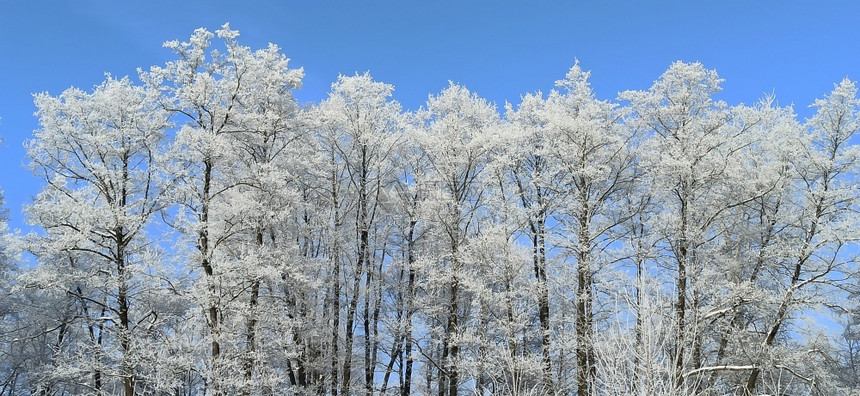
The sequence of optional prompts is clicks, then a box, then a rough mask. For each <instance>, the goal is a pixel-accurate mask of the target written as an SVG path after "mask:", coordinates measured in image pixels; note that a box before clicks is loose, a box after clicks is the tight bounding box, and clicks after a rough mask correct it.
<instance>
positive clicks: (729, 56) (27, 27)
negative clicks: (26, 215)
mask: <svg viewBox="0 0 860 396" xmlns="http://www.w3.org/2000/svg"><path fill="white" fill-rule="evenodd" d="M224 22H230V24H231V27H232V28H234V29H237V30H239V31H240V32H241V36H240V38H239V40H240V42H241V43H243V44H244V45H247V46H251V47H252V48H261V47H263V46H265V45H266V44H267V43H268V42H273V43H276V44H278V45H279V46H281V47H282V49H283V51H284V53H285V54H286V55H287V56H288V57H289V58H291V59H292V61H291V65H292V66H295V67H298V66H301V67H304V69H305V73H306V78H305V82H304V88H303V89H302V90H301V91H300V92H298V93H297V96H298V97H299V98H300V100H302V101H316V100H319V99H321V98H323V97H324V96H325V95H326V92H327V91H328V89H329V87H330V84H331V83H332V82H333V81H334V80H335V78H336V77H337V75H338V73H343V74H352V73H354V72H356V71H365V70H369V71H370V72H371V74H372V75H373V76H374V77H375V78H376V79H377V80H380V81H384V82H387V83H391V84H394V86H395V98H396V99H397V100H399V101H400V102H401V103H403V104H404V106H405V107H406V108H410V109H414V108H417V107H418V106H420V105H421V104H422V103H423V102H424V100H426V98H427V94H429V93H436V92H438V91H439V90H441V89H442V88H444V87H445V86H446V84H447V81H448V80H453V81H455V82H459V83H462V84H464V85H465V86H467V87H468V88H469V89H471V90H473V91H475V92H477V93H478V94H480V95H481V96H483V97H486V98H488V99H489V100H491V101H494V102H496V103H497V104H499V105H500V106H501V105H503V104H504V102H505V101H512V102H518V100H519V97H520V95H521V94H524V93H527V92H532V91H536V90H542V91H544V92H546V91H548V90H549V89H550V88H552V85H553V82H554V81H555V80H557V79H559V78H561V77H563V76H564V74H565V73H566V71H567V69H568V68H569V67H570V66H571V65H572V64H573V61H574V58H578V59H579V60H580V62H581V64H582V66H583V67H584V68H586V69H590V70H592V84H593V85H594V88H595V90H596V92H597V94H598V96H600V97H601V98H604V99H613V98H615V96H616V95H617V93H618V92H619V91H622V90H625V89H646V88H647V87H648V86H650V84H651V82H652V81H654V80H655V79H656V78H658V77H659V75H660V74H661V73H662V72H663V71H664V70H665V69H666V68H667V67H668V66H669V64H670V63H671V62H672V61H675V60H684V61H701V62H703V63H704V64H705V66H707V67H709V68H714V69H717V71H718V72H719V74H720V75H721V76H722V77H723V78H725V79H726V83H725V84H724V85H723V87H724V92H723V93H722V94H721V98H722V99H724V100H726V101H728V102H729V103H730V104H737V103H741V102H744V103H751V102H754V101H755V100H757V99H758V98H759V97H761V96H762V94H763V93H765V92H771V91H774V92H775V93H776V95H777V98H778V99H779V101H780V103H782V104H790V103H795V104H796V105H797V106H796V110H797V111H798V113H799V114H801V115H802V116H808V115H809V110H808V109H807V106H808V104H809V103H811V102H812V100H813V99H815V98H817V97H820V96H821V95H823V94H825V93H827V92H829V91H830V90H831V89H832V87H833V83H835V82H838V81H840V80H841V79H842V78H844V77H846V76H847V77H850V78H854V79H860V23H858V22H860V2H856V1H808V2H800V1H790V0H785V1H717V0H707V1H705V0H702V1H693V0H687V1H645V0H639V1H632V0H631V1H553V2H550V1H540V0H536V1H467V0H463V1H406V0H401V1H370V0H365V1H342V2H335V1H322V0H321V1H307V2H293V1H221V0H217V1H215V0H209V1H166V0H147V1H94V0H75V1H68V0H66V1H39V0H32V1H24V0H0V117H2V119H0V136H2V137H3V138H4V142H3V143H0V188H2V189H3V190H4V192H5V194H6V199H7V205H8V207H9V209H10V215H11V217H12V226H13V227H16V228H17V227H24V226H23V215H22V212H21V207H22V205H24V204H26V203H28V202H29V201H30V197H31V196H33V195H35V194H36V193H37V192H38V191H39V188H40V181H39V180H37V179H36V178H35V177H33V176H32V175H31V174H30V172H29V171H28V170H27V169H26V164H27V163H28V160H27V159H26V156H25V154H24V150H23V147H22V144H23V142H24V140H25V139H28V138H29V137H30V136H31V134H32V131H33V129H35V128H37V124H36V119H35V118H34V117H33V116H32V114H33V112H34V111H35V107H34V106H33V104H32V96H31V95H32V93H36V92H45V91H47V92H49V93H51V94H54V95H56V94H59V93H60V92H61V91H62V90H63V89H65V88H68V87H70V86H76V87H81V88H84V89H90V88H92V87H93V86H94V85H96V84H98V83H99V82H101V81H102V80H103V79H104V73H105V72H109V73H111V74H113V75H115V76H123V75H135V70H136V68H137V67H143V68H148V67H149V66H151V65H156V64H163V63H164V62H165V61H167V60H170V59H171V55H172V54H171V53H170V51H168V50H165V49H163V48H162V47H161V43H163V42H164V41H166V40H171V39H179V40H183V41H184V40H187V39H188V37H189V36H190V35H191V32H192V31H193V30H194V29H195V28H198V27H206V28H208V29H210V30H215V29H217V28H218V27H219V26H220V25H221V24H223V23H224Z"/></svg>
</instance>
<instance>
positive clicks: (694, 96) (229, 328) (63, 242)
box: [0, 25, 860, 396]
mask: <svg viewBox="0 0 860 396" xmlns="http://www.w3.org/2000/svg"><path fill="white" fill-rule="evenodd" d="M216 35H217V38H218V39H219V41H218V43H219V44H218V45H216V46H217V47H220V49H219V50H215V49H213V45H212V43H211V42H212V40H213V39H214V38H215V36H216ZM237 36H238V33H237V32H236V31H235V30H231V29H230V28H229V26H227V25H225V26H224V27H222V29H220V30H218V31H216V32H215V34H212V33H210V32H208V31H206V30H204V29H198V30H197V31H195V32H194V34H193V35H192V36H191V39H190V40H189V41H188V42H178V41H171V42H168V43H166V44H165V46H166V47H167V48H169V49H171V50H173V51H174V52H175V53H176V59H175V60H174V61H172V62H169V63H167V64H166V65H164V66H156V67H152V68H150V69H149V70H148V71H142V72H141V73H140V76H139V82H138V83H135V82H132V81H131V80H130V79H128V78H123V79H116V78H113V77H108V78H107V79H106V81H105V82H104V83H102V84H101V85H99V86H97V87H95V88H94V89H93V90H92V91H91V92H85V91H82V90H79V89H74V88H73V89H69V90H66V91H65V92H63V93H62V94H60V95H59V96H51V95H48V94H40V95H37V96H36V100H35V101H36V106H37V108H38V112H37V116H38V118H39V123H40V129H39V130H37V131H35V132H34V136H33V138H32V139H31V140H30V141H29V142H28V143H27V150H28V153H29V156H30V158H31V159H32V167H33V171H34V172H35V174H36V175H37V176H39V177H40V178H41V180H42V183H43V186H44V187H43V189H42V191H41V192H40V193H39V195H38V196H36V197H35V199H34V201H33V203H32V204H31V205H29V206H28V207H27V214H28V218H29V221H30V222H31V223H32V224H33V225H35V226H38V227H40V228H41V230H42V231H41V232H39V233H37V234H33V235H27V236H26V237H21V238H12V237H4V238H5V239H3V240H2V241H0V242H2V243H0V249H2V250H0V266H2V267H0V268H2V270H3V277H2V278H0V281H2V282H3V285H2V288H0V290H2V291H3V293H2V295H0V315H2V317H0V318H2V322H0V326H2V327H0V394H10V395H11V394H43V395H61V394H125V395H134V394H164V395H167V394H173V395H192V394H208V395H226V394H243V395H250V394H284V393H288V394H330V395H332V396H335V395H352V394H365V395H372V394H401V395H408V394H438V395H440V396H442V395H450V396H454V395H457V394H482V395H483V394H517V395H523V394H534V395H537V394H573V393H575V394H577V395H593V394H640V395H658V394H666V395H669V394H726V393H735V394H758V393H774V394H785V393H803V394H810V393H811V394H828V395H832V394H840V393H844V394H847V393H849V392H851V391H852V390H853V391H855V392H856V391H857V390H858V389H860V383H858V380H857V378H860V375H859V374H860V335H858V330H857V328H858V327H857V326H860V317H858V315H860V310H859V309H858V306H857V296H858V294H860V288H858V286H860V279H858V271H857V270H858V268H857V265H856V264H857V259H856V255H857V245H856V241H857V237H858V235H857V233H858V230H860V227H858V226H860V225H858V216H857V209H858V186H860V184H858V180H857V172H858V154H860V151H858V145H857V144H856V143H857V137H856V134H857V131H858V128H860V117H858V115H860V114H858V110H860V101H858V99H857V88H856V86H855V84H854V83H853V82H852V81H849V80H847V79H846V80H844V81H842V82H841V83H839V84H838V85H836V86H835V89H834V90H833V91H832V92H831V93H830V94H829V95H827V96H825V97H823V98H822V99H819V100H816V101H815V102H814V103H813V107H814V108H815V109H816V113H815V115H814V116H812V118H810V119H808V120H806V121H805V122H803V123H801V122H799V121H798V120H797V117H796V116H795V114H794V113H793V111H792V109H791V108H790V107H781V106H779V105H777V104H776V103H775V101H774V99H773V98H771V97H768V98H765V99H764V100H762V101H761V102H759V103H756V104H755V105H752V106H745V105H739V106H729V105H727V104H726V103H724V102H721V101H718V100H716V99H715V95H716V94H717V93H719V91H720V83H721V81H722V80H721V79H720V78H719V77H718V76H717V74H716V72H715V71H713V70H708V69H706V68H705V67H704V66H702V65H701V64H699V63H692V64H690V63H681V62H677V63H674V64H672V65H671V67H670V68H669V69H668V70H667V71H666V72H665V73H664V74H663V75H662V76H660V78H659V79H658V80H657V81H655V82H654V84H653V85H652V87H651V88H650V89H648V90H646V91H627V92H623V93H621V94H620V96H619V99H618V101H617V102H613V101H603V100H599V99H597V98H596V97H595V95H594V93H593V92H592V90H591V88H590V86H589V83H588V78H589V72H586V71H584V70H583V69H582V68H581V67H580V66H579V65H578V64H576V65H574V66H573V67H572V68H571V69H570V71H569V72H568V74H567V75H566V76H565V78H564V79H562V80H560V81H558V82H557V84H556V85H557V89H555V90H553V91H551V92H550V93H549V94H548V95H543V94H542V93H540V92H538V93H534V94H528V95H525V96H523V97H522V101H521V103H519V104H518V105H516V106H514V105H511V104H508V105H506V107H505V114H504V117H501V116H500V114H499V113H498V111H497V108H496V107H495V105H493V104H491V103H488V102H487V101H486V100H485V99H482V98H480V97H479V96H477V95H476V94H474V93H472V92H470V91H468V90H467V89H466V88H464V87H462V86H460V85H457V84H451V85H450V86H449V87H447V88H445V89H444V90H442V91H441V92H440V93H438V94H436V95H431V96H429V98H428V100H427V102H426V105H424V106H423V107H422V108H421V109H419V110H417V111H404V110H403V109H402V108H401V106H400V105H399V104H398V103H397V102H396V101H394V100H392V99H391V95H392V91H393V87H392V86H391V85H388V84H384V83H381V82H377V81H374V80H373V79H372V78H371V76H370V75H369V74H356V75H354V76H348V77H347V76H341V77H339V78H338V80H337V81H336V82H335V83H334V84H332V89H331V92H330V93H329V96H328V98H327V99H325V100H323V101H321V102H320V103H318V104H314V105H311V106H307V107H302V106H299V105H298V104H297V101H296V100H295V99H294V97H293V96H292V91H293V90H295V89H298V88H299V87H300V85H301V79H302V71H301V70H300V69H299V70H297V69H291V68H289V67H288V60H287V59H286V58H285V57H284V55H282V54H281V52H280V50H279V48H278V47H277V46H274V45H270V46H269V47H268V48H265V49H261V50H251V49H249V48H247V47H244V46H241V45H240V44H239V43H238V42H237ZM0 220H5V218H3V219H0ZM0 227H2V228H0V231H2V233H3V235H8V233H7V232H6V229H5V221H0ZM21 250H24V251H27V252H29V253H30V254H32V255H33V256H34V257H35V259H34V261H35V263H34V264H33V265H28V266H21V267H18V268H16V266H15V264H14V260H13V259H14V257H15V256H16V251H21Z"/></svg>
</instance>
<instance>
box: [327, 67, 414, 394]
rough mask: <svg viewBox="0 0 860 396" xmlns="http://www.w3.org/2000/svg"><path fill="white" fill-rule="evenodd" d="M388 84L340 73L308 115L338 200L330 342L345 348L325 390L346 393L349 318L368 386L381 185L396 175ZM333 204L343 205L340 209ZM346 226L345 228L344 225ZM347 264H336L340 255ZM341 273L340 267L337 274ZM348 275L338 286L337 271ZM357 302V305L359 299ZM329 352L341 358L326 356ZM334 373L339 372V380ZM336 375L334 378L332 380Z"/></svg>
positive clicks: (382, 231)
mask: <svg viewBox="0 0 860 396" xmlns="http://www.w3.org/2000/svg"><path fill="white" fill-rule="evenodd" d="M393 89H394V87H393V86H391V85H389V84H384V83H381V82H377V81H374V80H373V78H372V77H371V76H370V74H369V73H365V74H362V75H358V74H356V75H355V76H340V77H338V80H337V82H335V83H334V84H332V90H331V93H330V94H329V97H328V98H327V99H326V100H324V101H323V102H322V103H320V105H319V107H318V108H317V109H316V112H315V113H314V115H315V116H316V117H318V119H317V121H318V122H319V123H320V138H321V143H322V145H323V147H324V150H326V156H327V157H328V158H329V159H330V164H329V166H330V170H329V173H330V179H331V180H330V183H331V203H332V204H333V205H334V206H337V210H336V211H335V216H336V217H337V219H336V220H335V222H334V224H335V225H337V226H338V229H335V230H333V232H334V235H335V237H338V238H340V240H338V241H332V242H334V243H336V244H337V252H336V254H334V255H333V256H332V259H333V261H332V264H333V267H332V272H331V279H332V283H331V289H330V293H332V296H331V297H330V298H329V300H330V304H331V320H332V331H333V333H332V341H331V342H332V347H333V348H334V350H342V351H343V353H344V357H343V364H342V367H341V368H340V375H338V370H337V369H336V366H337V364H334V361H333V362H332V363H333V367H335V368H333V369H332V370H331V373H330V375H331V381H332V393H336V392H337V388H339V389H340V391H341V392H342V393H344V394H349V393H350V388H351V386H352V379H351V378H352V372H353V368H352V367H353V345H354V342H355V330H356V326H357V325H356V320H357V319H358V317H359V314H360V316H361V324H362V326H361V328H362V334H363V347H364V348H363V354H362V355H363V365H362V366H363V369H364V370H363V377H364V378H363V381H364V383H363V389H364V393H365V394H367V395H370V394H372V393H373V391H374V386H375V381H376V380H375V374H376V366H377V364H378V349H379V347H380V335H379V330H380V329H379V320H380V315H382V314H384V313H382V312H381V310H382V308H383V306H382V304H383V301H382V292H383V287H382V285H381V283H382V281H383V280H384V279H382V277H383V274H384V272H383V271H384V268H383V267H384V264H385V262H386V254H387V252H386V248H385V246H386V244H387V242H388V237H389V235H388V230H389V226H388V225H387V221H386V220H387V217H388V213H387V211H388V208H386V207H385V205H386V203H385V202H384V200H385V192H386V191H387V189H388V188H389V186H390V185H391V184H392V183H393V182H394V180H395V178H396V176H397V175H396V172H395V170H394V168H393V167H392V160H393V157H394V155H395V152H396V151H397V145H398V142H399V140H400V139H401V129H402V126H403V121H402V118H403V116H402V112H401V109H400V105H399V104H398V103H397V102H396V101H393V100H391V99H390V98H391V94H392V92H393ZM340 205H345V207H344V210H340ZM341 228H345V229H348V230H349V231H348V232H345V233H344V231H345V229H341ZM342 262H343V263H346V264H347V268H341V263H342ZM341 273H343V275H341ZM341 276H343V277H344V278H345V279H347V284H346V285H343V286H345V287H343V286H341V284H340V278H341ZM341 299H343V300H344V303H345V308H346V310H345V312H344V313H345V318H344V325H343V327H344V336H343V341H342V344H343V347H342V348H340V347H339V345H338V344H340V343H341V341H340V338H341V337H340V336H339V335H338V333H339V332H340V328H341V323H340V317H341V316H340V315H341V313H340V311H341V308H340V307H341V302H340V300H341ZM360 302H362V303H363V304H362V306H361V307H360V306H359V303H360ZM332 358H333V359H340V358H339V357H338V356H336V355H335V356H332ZM339 378H342V379H340V380H339ZM336 383H339V384H340V386H335V385H334V384H336Z"/></svg>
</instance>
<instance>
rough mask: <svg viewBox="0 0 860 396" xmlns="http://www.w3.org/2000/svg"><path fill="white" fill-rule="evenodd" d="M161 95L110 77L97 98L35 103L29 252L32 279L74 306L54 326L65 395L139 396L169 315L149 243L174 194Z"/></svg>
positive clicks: (75, 93)
mask: <svg viewBox="0 0 860 396" xmlns="http://www.w3.org/2000/svg"><path fill="white" fill-rule="evenodd" d="M157 95H158V92H157V91H153V90H150V89H147V88H144V87H140V86H134V85H133V84H132V83H131V82H130V80H129V79H128V78H123V79H114V78H112V77H108V78H107V80H106V81H105V82H104V83H102V84H101V85H99V86H97V87H95V89H94V90H93V92H92V93H86V92H84V91H81V90H79V89H75V88H71V89H68V90H66V91H64V92H63V93H62V94H60V95H59V96H50V95H48V94H40V95H37V96H36V100H35V102H36V107H37V108H38V112H37V115H38V116H39V124H40V129H39V130H37V131H35V132H34V136H33V139H32V140H30V141H29V142H28V143H27V151H28V154H29V156H30V158H31V159H32V161H33V164H32V167H33V170H34V172H35V173H36V174H37V175H38V176H40V177H41V178H42V180H43V183H44V188H43V190H42V191H41V192H40V193H39V195H38V196H36V198H35V201H34V203H33V204H32V205H31V206H30V207H29V208H28V209H27V211H28V216H29V221H30V222H31V223H32V224H35V225H39V226H41V227H42V228H43V229H44V232H45V233H44V235H41V236H37V237H34V238H32V241H31V243H30V247H29V249H30V251H31V252H33V254H35V255H36V257H37V260H38V264H37V265H38V267H37V268H36V269H35V270H34V271H32V272H31V273H30V274H29V277H28V279H27V281H28V282H29V283H30V284H32V285H35V286H36V287H39V288H42V289H44V290H45V293H46V294H48V295H60V296H62V295H65V296H66V298H65V299H62V300H65V301H67V303H66V304H68V305H69V306H70V309H72V312H68V316H65V315H64V317H57V318H52V319H54V320H55V321H56V323H57V328H56V329H55V330H54V331H55V332H59V333H60V334H58V335H57V338H58V342H57V345H56V349H57V350H56V351H55V357H54V359H53V362H52V364H53V365H54V368H53V369H52V371H53V373H52V375H55V376H59V377H62V381H63V382H64V384H65V385H64V386H66V387H71V388H68V389H77V391H84V390H86V392H94V393H103V392H112V393H124V394H126V395H133V394H135V392H136V391H137V389H138V388H139V387H141V386H145V384H138V381H139V380H141V379H142V378H143V377H144V376H145V375H146V370H147V364H149V363H150V362H147V361H146V360H145V359H144V356H145V355H146V350H147V349H148V348H151V347H152V345H151V342H153V341H154V340H155V339H157V337H158V334H159V332H160V330H162V329H161V328H160V327H161V326H160V325H161V324H162V323H163V321H165V320H167V318H169V316H170V313H169V312H162V309H163V308H164V307H162V306H161V304H160V302H159V298H160V296H159V295H160V294H162V293H163V292H164V289H165V286H166V285H165V284H164V283H162V282H161V281H160V280H159V279H158V277H159V275H160V273H161V262H160V260H161V259H160V258H159V257H158V256H157V254H156V250H157V249H155V248H154V247H153V246H152V243H153V242H152V240H151V239H150V238H149V237H148V236H147V227H148V226H149V225H150V224H151V223H152V220H153V217H154V215H155V214H156V213H158V211H160V210H162V209H164V207H165V205H166V199H165V194H166V191H167V188H169V186H170V180H169V179H165V178H164V177H163V175H162V174H161V165H162V164H161V160H162V158H161V153H160V150H161V149H162V147H161V146H162V142H163V139H164V136H165V130H166V127H167V126H168V122H167V115H166V113H165V112H164V111H162V110H161V109H160V108H159V106H158V105H157V102H156V99H157ZM64 332H67V333H68V334H62V333H64ZM117 384H119V385H117ZM75 386H76V387H75ZM117 386H118V388H117Z"/></svg>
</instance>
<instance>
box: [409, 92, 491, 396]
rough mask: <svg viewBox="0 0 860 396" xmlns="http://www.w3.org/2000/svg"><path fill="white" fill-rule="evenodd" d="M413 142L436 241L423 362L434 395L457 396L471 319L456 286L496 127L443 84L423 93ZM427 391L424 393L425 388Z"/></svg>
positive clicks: (475, 227)
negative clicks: (424, 167)
mask: <svg viewBox="0 0 860 396" xmlns="http://www.w3.org/2000/svg"><path fill="white" fill-rule="evenodd" d="M419 117H420V120H421V125H422V128H421V130H420V131H418V132H416V133H418V144H419V147H420V148H421V150H422V152H423V153H424V154H425V155H426V159H427V163H428V171H429V172H428V173H430V175H429V177H430V178H431V180H432V181H433V183H434V184H435V185H434V186H433V190H432V191H433V194H436V197H434V198H433V199H432V200H431V201H428V204H431V205H434V206H433V208H432V209H431V211H430V213H431V218H429V219H427V221H428V222H432V223H434V224H435V225H434V228H435V236H434V237H435V238H436V239H435V241H436V243H437V244H438V245H437V248H436V249H435V251H433V252H432V253H430V254H431V255H432V261H433V263H432V268H430V269H428V271H429V272H431V274H429V275H428V276H429V277H431V278H433V280H432V281H429V282H432V284H431V285H428V286H427V287H428V288H430V289H431V290H430V291H429V295H428V298H430V299H431V300H432V302H430V304H432V305H435V306H436V307H438V309H433V310H431V311H430V312H426V314H427V315H428V320H430V330H429V331H430V333H431V335H432V337H433V338H432V341H433V342H432V343H431V345H428V347H429V348H432V349H433V350H434V355H432V357H428V358H429V359H432V362H431V364H432V365H433V366H434V367H436V368H437V369H438V376H437V380H438V381H437V391H438V393H439V394H440V395H451V396H454V395H457V393H458V391H459V388H460V386H461V384H462V383H463V382H464V380H465V379H464V378H462V377H461V376H460V373H461V372H462V369H463V363H462V357H461V351H463V349H464V347H468V346H469V344H468V343H467V340H466V339H465V338H464V335H465V334H466V330H467V328H468V327H469V321H470V319H472V318H471V311H472V310H471V308H470V305H471V293H469V291H468V290H464V287H463V284H464V282H465V281H467V280H470V279H471V275H470V274H471V273H472V271H473V270H474V269H475V265H473V264H474V263H469V262H466V261H465V256H464V251H465V247H466V245H468V244H469V243H470V241H471V240H472V239H473V238H474V237H475V236H476V235H478V234H479V233H480V229H481V223H482V214H481V210H482V207H483V203H484V194H485V186H486V184H485V183H484V181H483V180H482V176H483V175H482V172H483V170H484V168H485V167H486V165H487V163H488V161H489V153H490V152H491V150H490V144H489V143H490V141H491V139H490V138H491V136H492V134H493V132H494V129H495V128H497V124H498V113H497V112H496V109H495V107H494V106H493V105H491V104H490V103H488V102H487V101H486V100H484V99H482V98H480V97H479V96H477V95H476V94H474V93H471V92H469V90H467V89H466V88H464V87H462V86H460V85H455V84H453V83H452V84H451V85H450V86H449V87H448V88H445V89H444V90H442V92H441V93H439V94H438V95H435V96H432V95H431V96H430V98H429V99H428V101H427V107H426V109H425V110H424V111H423V112H421V113H420V114H419ZM428 391H429V390H428Z"/></svg>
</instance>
